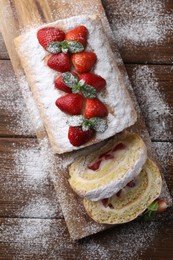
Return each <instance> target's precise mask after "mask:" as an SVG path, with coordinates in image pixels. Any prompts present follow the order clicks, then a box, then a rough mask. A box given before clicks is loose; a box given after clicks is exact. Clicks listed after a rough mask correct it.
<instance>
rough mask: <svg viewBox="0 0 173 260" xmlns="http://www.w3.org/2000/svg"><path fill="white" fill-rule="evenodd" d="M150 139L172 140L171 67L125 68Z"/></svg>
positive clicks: (144, 66) (172, 96)
mask: <svg viewBox="0 0 173 260" xmlns="http://www.w3.org/2000/svg"><path fill="white" fill-rule="evenodd" d="M126 69H127V73H128V75H129V78H130V81H131V84H132V86H133V89H134V92H135V95H136V98H137V101H138V104H139V106H140V108H141V111H142V115H143V117H144V119H145V123H146V126H147V129H148V131H149V134H150V137H151V139H152V140H153V141H154V140H160V141H172V140H173V66H164V65H149V66H147V65H136V64H134V65H132V64H131V65H126Z"/></svg>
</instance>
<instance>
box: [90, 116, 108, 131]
mask: <svg viewBox="0 0 173 260" xmlns="http://www.w3.org/2000/svg"><path fill="white" fill-rule="evenodd" d="M89 121H90V124H91V128H93V129H94V130H95V131H96V132H101V133H103V132H105V131H106V129H107V128H108V125H107V122H106V120H105V119H102V118H100V117H93V118H90V119H89Z"/></svg>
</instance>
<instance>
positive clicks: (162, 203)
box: [157, 199, 168, 213]
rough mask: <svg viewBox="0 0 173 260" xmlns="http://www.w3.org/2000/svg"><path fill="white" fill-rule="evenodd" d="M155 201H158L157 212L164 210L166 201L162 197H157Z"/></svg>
mask: <svg viewBox="0 0 173 260" xmlns="http://www.w3.org/2000/svg"><path fill="white" fill-rule="evenodd" d="M157 202H158V210H157V212H159V213H161V212H164V211H165V210H166V209H167V207H168V205H167V203H166V202H165V201H164V200H162V199H158V200H157Z"/></svg>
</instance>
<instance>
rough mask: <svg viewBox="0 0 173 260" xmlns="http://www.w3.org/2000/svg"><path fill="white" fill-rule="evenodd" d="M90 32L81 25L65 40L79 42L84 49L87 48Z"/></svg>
mask: <svg viewBox="0 0 173 260" xmlns="http://www.w3.org/2000/svg"><path fill="white" fill-rule="evenodd" d="M87 34H88V30H87V28H86V27H85V26H83V25H81V26H78V27H76V28H75V29H73V30H71V31H69V32H67V33H66V35H65V40H67V41H78V42H80V43H81V44H82V45H83V46H84V47H85V46H86V41H87Z"/></svg>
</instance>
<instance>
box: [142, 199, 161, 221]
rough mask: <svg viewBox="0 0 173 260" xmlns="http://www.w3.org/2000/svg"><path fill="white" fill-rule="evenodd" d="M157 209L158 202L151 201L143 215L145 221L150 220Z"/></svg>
mask: <svg viewBox="0 0 173 260" xmlns="http://www.w3.org/2000/svg"><path fill="white" fill-rule="evenodd" d="M158 209H159V204H158V201H153V202H152V203H151V204H150V205H149V206H148V208H147V209H146V210H145V212H144V213H143V217H144V219H145V220H152V219H153V218H154V216H155V214H156V212H157V211H158Z"/></svg>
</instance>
